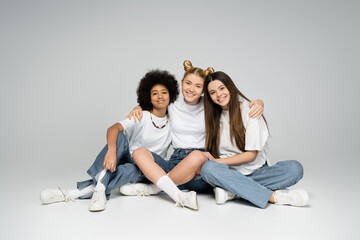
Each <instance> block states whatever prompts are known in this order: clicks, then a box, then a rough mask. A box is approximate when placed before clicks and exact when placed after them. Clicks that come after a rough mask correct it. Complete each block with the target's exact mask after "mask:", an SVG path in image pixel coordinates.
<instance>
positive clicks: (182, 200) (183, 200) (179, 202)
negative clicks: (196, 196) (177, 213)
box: [175, 194, 189, 208]
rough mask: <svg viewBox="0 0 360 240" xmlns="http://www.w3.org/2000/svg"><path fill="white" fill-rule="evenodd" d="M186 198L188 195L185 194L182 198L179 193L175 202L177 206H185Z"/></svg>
mask: <svg viewBox="0 0 360 240" xmlns="http://www.w3.org/2000/svg"><path fill="white" fill-rule="evenodd" d="M186 198H189V196H186V197H185V198H182V197H181V195H180V194H179V195H178V201H177V202H176V203H175V205H176V206H177V207H182V208H184V207H185V202H186Z"/></svg>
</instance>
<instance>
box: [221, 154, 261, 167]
mask: <svg viewBox="0 0 360 240" xmlns="http://www.w3.org/2000/svg"><path fill="white" fill-rule="evenodd" d="M256 156H257V151H246V152H243V153H241V154H237V155H235V156H232V157H227V158H217V159H216V160H215V161H216V162H219V163H223V164H226V165H229V166H234V165H241V164H245V163H249V162H252V161H254V160H255V158H256Z"/></svg>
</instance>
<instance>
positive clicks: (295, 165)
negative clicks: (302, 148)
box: [287, 160, 304, 182]
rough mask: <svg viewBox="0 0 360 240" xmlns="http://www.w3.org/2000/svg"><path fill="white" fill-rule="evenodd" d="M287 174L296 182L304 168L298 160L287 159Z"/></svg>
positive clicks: (301, 175)
mask: <svg viewBox="0 0 360 240" xmlns="http://www.w3.org/2000/svg"><path fill="white" fill-rule="evenodd" d="M287 174H288V176H289V178H293V179H294V181H296V182H298V181H299V180H300V179H302V177H303V175H304V168H303V166H302V164H301V163H300V162H298V161H296V160H290V161H288V171H287Z"/></svg>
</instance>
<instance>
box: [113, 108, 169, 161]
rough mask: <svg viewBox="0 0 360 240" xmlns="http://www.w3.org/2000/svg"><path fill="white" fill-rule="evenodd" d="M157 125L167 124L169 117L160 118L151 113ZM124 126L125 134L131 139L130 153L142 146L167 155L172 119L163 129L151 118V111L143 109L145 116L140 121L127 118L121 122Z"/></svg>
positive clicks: (162, 155)
mask: <svg viewBox="0 0 360 240" xmlns="http://www.w3.org/2000/svg"><path fill="white" fill-rule="evenodd" d="M151 117H152V119H153V121H154V123H155V124H156V126H159V127H161V126H163V125H165V124H166V121H167V117H163V118H159V117H156V116H155V115H153V114H151ZM119 123H120V124H121V125H122V126H123V127H124V134H125V136H126V137H127V138H128V140H129V147H130V153H131V154H132V153H133V151H134V150H135V149H138V148H140V147H143V148H146V149H148V150H149V151H151V152H154V153H156V154H158V155H159V156H161V157H162V158H165V157H166V154H167V151H168V149H169V146H170V143H171V137H170V119H169V121H168V123H167V124H166V126H165V127H164V128H162V129H159V128H156V127H155V126H154V125H153V123H152V121H151V118H150V112H149V111H143V117H142V118H141V120H140V121H136V122H134V119H131V120H129V119H125V120H123V121H120V122H119Z"/></svg>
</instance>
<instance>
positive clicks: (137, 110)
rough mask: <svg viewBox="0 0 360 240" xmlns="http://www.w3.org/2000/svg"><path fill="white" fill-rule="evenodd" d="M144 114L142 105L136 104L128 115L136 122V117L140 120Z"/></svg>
mask: <svg viewBox="0 0 360 240" xmlns="http://www.w3.org/2000/svg"><path fill="white" fill-rule="evenodd" d="M142 116H143V114H142V108H141V107H140V106H136V107H134V109H133V110H132V111H131V112H130V113H129V114H128V115H127V116H126V117H127V118H128V119H130V120H131V118H134V122H136V119H137V120H139V121H140V120H141V118H142Z"/></svg>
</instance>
